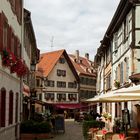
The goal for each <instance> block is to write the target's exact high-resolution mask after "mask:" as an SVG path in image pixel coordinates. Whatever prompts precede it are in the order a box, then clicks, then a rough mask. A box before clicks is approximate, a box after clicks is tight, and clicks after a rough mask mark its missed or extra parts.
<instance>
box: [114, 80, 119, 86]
mask: <svg viewBox="0 0 140 140" xmlns="http://www.w3.org/2000/svg"><path fill="white" fill-rule="evenodd" d="M114 86H115V87H116V88H119V87H120V82H119V81H118V80H115V81H114Z"/></svg>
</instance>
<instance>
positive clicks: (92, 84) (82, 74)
mask: <svg viewBox="0 0 140 140" xmlns="http://www.w3.org/2000/svg"><path fill="white" fill-rule="evenodd" d="M69 57H70V59H71V61H72V63H73V65H74V67H75V69H76V71H77V74H78V75H79V79H80V82H79V100H80V102H84V101H85V100H87V99H89V98H92V97H94V96H95V95H96V68H95V66H94V62H93V61H91V60H89V54H88V53H86V54H85V57H81V56H80V55H79V50H76V53H75V55H71V54H70V55H69Z"/></svg>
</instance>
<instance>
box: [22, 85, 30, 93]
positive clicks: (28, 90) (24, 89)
mask: <svg viewBox="0 0 140 140" xmlns="http://www.w3.org/2000/svg"><path fill="white" fill-rule="evenodd" d="M23 94H24V95H25V96H29V94H30V88H29V86H27V85H26V84H24V83H23Z"/></svg>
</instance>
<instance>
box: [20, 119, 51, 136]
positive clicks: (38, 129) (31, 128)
mask: <svg viewBox="0 0 140 140" xmlns="http://www.w3.org/2000/svg"><path fill="white" fill-rule="evenodd" d="M20 131H21V133H49V132H51V125H50V124H49V122H36V121H32V120H28V121H25V122H22V123H21V126H20Z"/></svg>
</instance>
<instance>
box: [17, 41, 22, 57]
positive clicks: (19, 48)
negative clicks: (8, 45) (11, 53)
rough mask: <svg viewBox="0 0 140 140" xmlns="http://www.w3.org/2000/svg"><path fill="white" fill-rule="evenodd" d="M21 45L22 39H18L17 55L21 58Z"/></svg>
mask: <svg viewBox="0 0 140 140" xmlns="http://www.w3.org/2000/svg"><path fill="white" fill-rule="evenodd" d="M20 52H21V46H20V41H19V39H17V57H18V58H21V53H20Z"/></svg>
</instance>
